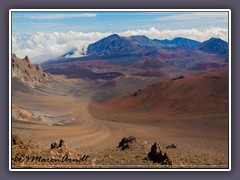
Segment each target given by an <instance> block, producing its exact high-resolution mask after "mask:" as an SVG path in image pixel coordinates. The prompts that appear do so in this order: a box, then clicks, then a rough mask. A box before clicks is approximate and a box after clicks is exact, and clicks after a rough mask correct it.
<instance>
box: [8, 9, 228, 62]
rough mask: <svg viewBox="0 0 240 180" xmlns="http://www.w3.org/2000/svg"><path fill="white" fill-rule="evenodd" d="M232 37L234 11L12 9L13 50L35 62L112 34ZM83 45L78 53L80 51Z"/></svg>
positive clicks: (161, 36)
mask: <svg viewBox="0 0 240 180" xmlns="http://www.w3.org/2000/svg"><path fill="white" fill-rule="evenodd" d="M113 33H117V34H119V35H121V36H132V35H145V36H147V37H149V38H150V39H173V38H175V37H185V38H190V39H194V40H197V41H200V42H203V41H205V40H208V39H209V38H211V37H219V38H222V39H223V40H225V41H227V40H228V12H94V11H92V12H73V11H71V12H16V11H15V12H12V50H13V52H14V53H16V55H17V56H19V57H24V56H25V55H28V56H29V57H30V59H31V61H32V62H33V63H41V62H44V61H46V60H49V59H51V58H56V57H59V56H61V55H62V54H65V53H66V52H68V51H70V50H72V49H79V50H82V49H84V50H86V49H87V47H88V45H89V44H91V43H94V42H96V41H98V40H100V39H102V38H104V37H106V36H109V35H111V34H113ZM79 54H81V53H79V52H78V51H76V54H74V55H73V56H75V57H77V56H79Z"/></svg>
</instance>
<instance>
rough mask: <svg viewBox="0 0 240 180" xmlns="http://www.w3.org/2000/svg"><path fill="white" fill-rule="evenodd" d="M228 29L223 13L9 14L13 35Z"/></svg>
mask: <svg viewBox="0 0 240 180" xmlns="http://www.w3.org/2000/svg"><path fill="white" fill-rule="evenodd" d="M151 27H154V28H156V29H158V30H166V29H169V30H175V29H191V28H196V29H200V30H201V29H203V28H207V27H221V28H227V27H228V15H227V12H13V14H12V30H13V33H21V32H46V31H52V32H54V31H58V32H59V31H60V32H66V31H81V32H85V33H86V32H109V31H111V32H121V31H127V30H135V29H149V28H151Z"/></svg>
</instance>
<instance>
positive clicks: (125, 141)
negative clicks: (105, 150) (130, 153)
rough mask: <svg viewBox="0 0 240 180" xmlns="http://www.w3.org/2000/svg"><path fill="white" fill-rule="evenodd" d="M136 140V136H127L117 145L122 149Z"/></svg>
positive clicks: (128, 146)
mask: <svg viewBox="0 0 240 180" xmlns="http://www.w3.org/2000/svg"><path fill="white" fill-rule="evenodd" d="M134 142H136V138H135V137H133V136H129V137H128V138H126V137H124V138H123V139H122V140H121V141H120V142H119V145H118V147H119V148H121V149H122V150H125V149H128V148H130V144H132V143H134Z"/></svg>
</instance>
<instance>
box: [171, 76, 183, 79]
mask: <svg viewBox="0 0 240 180" xmlns="http://www.w3.org/2000/svg"><path fill="white" fill-rule="evenodd" d="M182 78H184V76H178V77H176V78H172V80H178V79H182Z"/></svg>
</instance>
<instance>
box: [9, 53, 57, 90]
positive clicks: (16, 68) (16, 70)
mask: <svg viewBox="0 0 240 180" xmlns="http://www.w3.org/2000/svg"><path fill="white" fill-rule="evenodd" d="M12 77H16V78H18V79H19V80H20V81H22V82H23V83H24V84H27V85H29V86H31V87H32V86H39V85H47V82H48V81H49V80H52V79H55V77H54V76H53V75H51V74H50V73H45V72H44V71H43V70H42V67H41V66H40V65H33V64H32V63H31V62H30V59H29V57H28V56H25V57H24V58H23V59H20V58H18V57H17V56H16V54H12Z"/></svg>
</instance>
